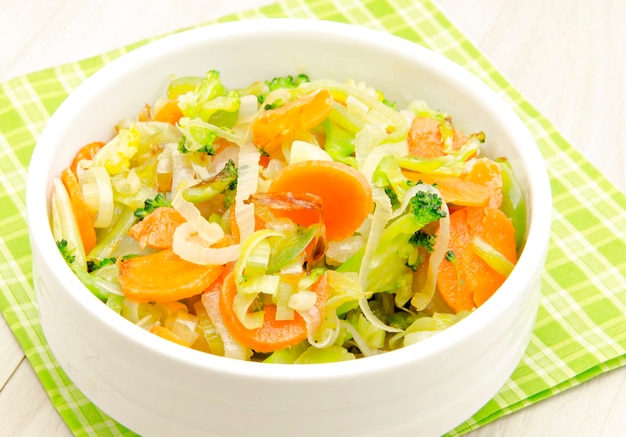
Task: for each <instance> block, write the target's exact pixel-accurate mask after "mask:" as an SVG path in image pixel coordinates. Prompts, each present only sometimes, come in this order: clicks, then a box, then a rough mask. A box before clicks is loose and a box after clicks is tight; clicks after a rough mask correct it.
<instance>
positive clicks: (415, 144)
mask: <svg viewBox="0 0 626 437" xmlns="http://www.w3.org/2000/svg"><path fill="white" fill-rule="evenodd" d="M441 123H442V121H440V120H437V119H434V118H431V117H420V116H417V117H415V118H413V121H412V122H411V127H410V128H409V134H408V137H407V143H408V146H409V153H410V154H411V155H414V156H419V157H421V158H436V157H438V156H444V155H445V154H446V153H445V152H444V143H443V137H442V135H441V131H440V130H439V126H440V124H441ZM466 142H467V137H466V136H465V135H464V134H463V133H461V132H459V131H458V130H456V129H455V130H454V136H453V137H452V149H453V150H459V149H460V148H461V147H462V146H463V144H465V143H466Z"/></svg>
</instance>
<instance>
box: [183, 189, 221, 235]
mask: <svg viewBox="0 0 626 437" xmlns="http://www.w3.org/2000/svg"><path fill="white" fill-rule="evenodd" d="M172 206H173V207H174V209H176V211H178V212H179V213H180V215H182V216H183V217H184V218H185V220H187V223H189V224H190V225H191V227H192V228H193V230H194V231H195V232H196V233H197V234H198V235H199V236H200V238H202V239H203V240H204V241H205V242H206V243H207V244H208V245H211V244H214V243H217V242H218V241H219V240H221V239H222V238H224V230H223V229H222V228H221V227H220V225H218V224H217V223H211V222H208V221H207V220H206V219H205V218H204V217H202V214H201V213H200V210H198V208H196V206H195V205H194V204H193V203H191V202H188V201H186V200H185V199H183V196H182V191H179V192H178V193H177V194H176V196H174V199H172Z"/></svg>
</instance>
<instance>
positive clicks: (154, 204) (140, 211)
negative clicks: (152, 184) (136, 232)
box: [134, 193, 171, 220]
mask: <svg viewBox="0 0 626 437" xmlns="http://www.w3.org/2000/svg"><path fill="white" fill-rule="evenodd" d="M170 205H171V202H169V201H168V200H166V199H165V196H163V194H161V193H159V194H157V195H156V196H155V197H154V199H146V200H145V201H144V204H143V208H137V209H136V210H135V212H134V215H135V217H138V218H139V219H140V220H141V219H143V218H145V217H146V216H147V215H148V214H150V213H152V212H154V211H155V210H156V209H157V208H161V207H163V206H170Z"/></svg>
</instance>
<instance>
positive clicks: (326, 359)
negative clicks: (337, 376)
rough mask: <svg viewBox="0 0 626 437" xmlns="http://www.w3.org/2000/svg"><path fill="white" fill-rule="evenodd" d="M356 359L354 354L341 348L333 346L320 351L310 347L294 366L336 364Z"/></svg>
mask: <svg viewBox="0 0 626 437" xmlns="http://www.w3.org/2000/svg"><path fill="white" fill-rule="evenodd" d="M354 359H356V357H355V356H354V354H353V353H350V352H348V351H347V350H346V349H344V348H343V347H341V346H337V345H335V344H333V345H330V346H328V347H326V348H323V349H318V348H316V347H314V346H311V347H309V348H308V349H307V350H305V351H304V352H302V354H300V356H299V357H298V359H296V361H294V364H320V363H334V362H337V361H350V360H354Z"/></svg>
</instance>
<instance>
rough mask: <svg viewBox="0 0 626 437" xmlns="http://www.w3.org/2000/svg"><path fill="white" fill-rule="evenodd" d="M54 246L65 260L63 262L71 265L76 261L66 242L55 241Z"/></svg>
mask: <svg viewBox="0 0 626 437" xmlns="http://www.w3.org/2000/svg"><path fill="white" fill-rule="evenodd" d="M56 244H57V248H58V249H59V251H60V252H61V255H63V259H65V262H66V263H68V264H70V265H71V264H72V263H73V262H74V260H75V259H76V256H74V255H72V253H71V251H70V248H69V247H68V245H67V240H60V241H57V242H56Z"/></svg>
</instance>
